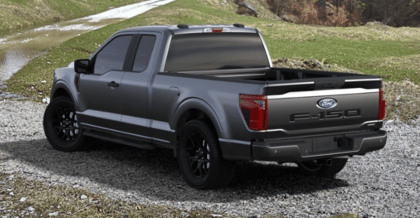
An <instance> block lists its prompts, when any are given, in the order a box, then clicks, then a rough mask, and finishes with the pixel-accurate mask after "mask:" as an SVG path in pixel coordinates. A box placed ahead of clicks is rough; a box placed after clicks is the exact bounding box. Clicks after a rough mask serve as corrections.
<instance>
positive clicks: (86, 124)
mask: <svg viewBox="0 0 420 218" xmlns="http://www.w3.org/2000/svg"><path fill="white" fill-rule="evenodd" d="M80 125H82V126H90V127H93V128H97V129H103V130H108V131H112V132H118V133H122V134H127V135H132V136H136V137H141V138H146V139H152V137H148V136H144V135H138V134H133V133H129V132H124V131H119V130H115V129H109V128H105V127H101V126H96V125H92V124H88V123H80Z"/></svg>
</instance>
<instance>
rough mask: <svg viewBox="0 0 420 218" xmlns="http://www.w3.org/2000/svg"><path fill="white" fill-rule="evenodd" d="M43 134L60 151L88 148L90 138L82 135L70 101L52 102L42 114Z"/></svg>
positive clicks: (56, 100) (58, 100)
mask: <svg viewBox="0 0 420 218" xmlns="http://www.w3.org/2000/svg"><path fill="white" fill-rule="evenodd" d="M43 124H44V132H45V136H47V139H48V141H49V142H50V144H51V145H52V146H53V147H54V148H55V149H57V150H60V151H80V150H85V149H87V148H89V147H90V144H91V143H90V142H91V140H90V138H89V137H86V136H84V135H83V134H82V130H81V128H80V126H79V122H78V120H77V114H76V110H75V107H74V104H73V102H72V101H71V99H69V98H66V97H58V98H55V99H53V100H52V102H51V103H50V104H49V105H48V107H47V109H46V110H45V113H44V122H43Z"/></svg>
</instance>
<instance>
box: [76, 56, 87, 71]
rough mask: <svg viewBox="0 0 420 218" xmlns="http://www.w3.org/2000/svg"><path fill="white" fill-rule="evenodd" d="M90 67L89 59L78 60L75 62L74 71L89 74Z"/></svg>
mask: <svg viewBox="0 0 420 218" xmlns="http://www.w3.org/2000/svg"><path fill="white" fill-rule="evenodd" d="M89 66H90V61H89V59H78V60H75V61H74V71H75V72H76V73H88V70H89Z"/></svg>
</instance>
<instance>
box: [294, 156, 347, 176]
mask: <svg viewBox="0 0 420 218" xmlns="http://www.w3.org/2000/svg"><path fill="white" fill-rule="evenodd" d="M346 163H347V159H346V158H333V159H332V163H331V166H318V165H316V161H306V162H300V163H297V164H298V166H299V169H300V171H301V172H302V173H303V174H306V175H312V176H335V174H337V173H338V172H340V171H341V170H342V169H343V168H344V166H346Z"/></svg>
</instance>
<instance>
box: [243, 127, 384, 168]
mask: <svg viewBox="0 0 420 218" xmlns="http://www.w3.org/2000/svg"><path fill="white" fill-rule="evenodd" d="M340 138H341V140H340ZM386 139H387V135H386V131H384V130H379V131H375V132H367V133H355V134H332V135H328V136H322V137H311V138H309V137H308V138H299V139H289V140H281V139H280V140H273V141H266V142H253V143H252V145H251V152H252V159H253V160H265V161H280V162H301V161H307V160H315V159H321V158H332V157H338V156H347V155H364V154H366V153H367V152H370V151H375V150H379V149H381V148H383V147H384V146H385V143H386ZM340 141H342V143H339V142H340Z"/></svg>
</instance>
